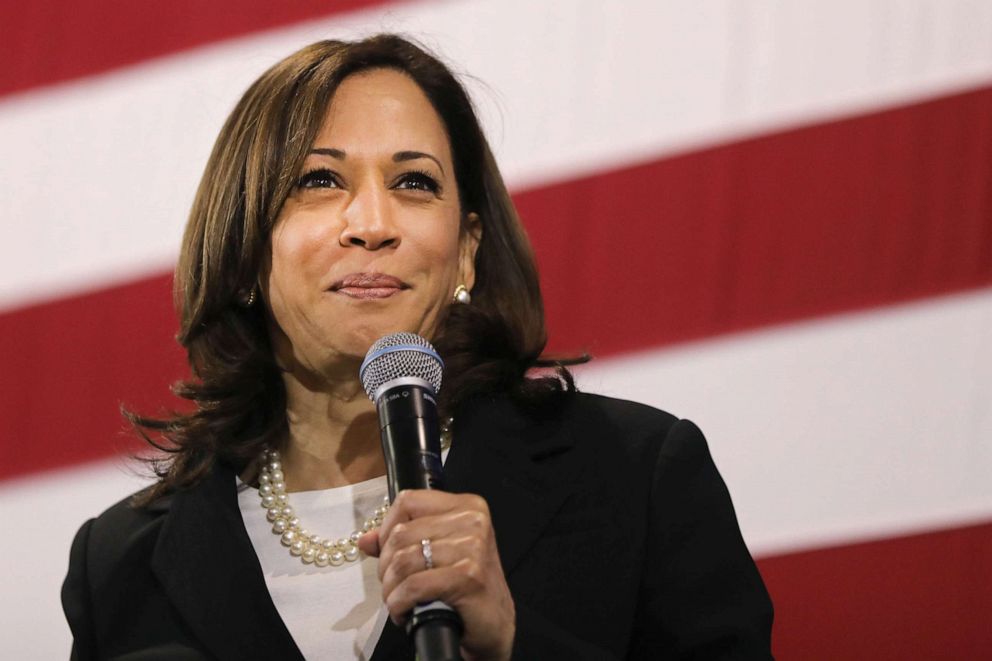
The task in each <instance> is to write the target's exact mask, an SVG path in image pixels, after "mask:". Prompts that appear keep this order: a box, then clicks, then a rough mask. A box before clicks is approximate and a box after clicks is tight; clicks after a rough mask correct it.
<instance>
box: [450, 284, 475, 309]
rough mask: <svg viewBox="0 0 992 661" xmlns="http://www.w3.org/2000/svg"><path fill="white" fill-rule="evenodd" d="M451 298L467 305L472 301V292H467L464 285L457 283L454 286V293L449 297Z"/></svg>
mask: <svg viewBox="0 0 992 661" xmlns="http://www.w3.org/2000/svg"><path fill="white" fill-rule="evenodd" d="M451 300H452V301H453V302H455V303H461V304H462V305H468V304H469V303H471V302H472V294H470V293H468V289H466V287H465V285H458V286H457V287H455V295H454V296H452V297H451Z"/></svg>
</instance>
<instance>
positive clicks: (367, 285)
mask: <svg viewBox="0 0 992 661" xmlns="http://www.w3.org/2000/svg"><path fill="white" fill-rule="evenodd" d="M409 288H410V285H408V284H406V283H405V282H403V281H402V280H400V279H399V278H395V277H393V276H391V275H386V274H385V273H352V274H350V275H346V276H345V277H343V278H341V279H340V280H338V281H337V282H335V283H334V284H333V285H331V291H333V292H337V293H339V294H344V295H345V296H349V297H351V298H389V297H390V296H392V295H393V294H396V293H398V292H400V291H402V290H404V289H409Z"/></svg>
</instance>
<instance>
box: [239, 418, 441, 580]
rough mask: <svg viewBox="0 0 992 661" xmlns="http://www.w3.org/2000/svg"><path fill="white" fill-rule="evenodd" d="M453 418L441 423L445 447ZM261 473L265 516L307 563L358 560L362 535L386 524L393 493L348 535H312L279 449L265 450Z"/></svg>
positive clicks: (260, 492) (322, 564)
mask: <svg viewBox="0 0 992 661" xmlns="http://www.w3.org/2000/svg"><path fill="white" fill-rule="evenodd" d="M453 422H454V419H453V418H448V419H447V420H445V421H444V423H443V424H442V425H441V449H442V450H447V449H448V448H449V447H451V425H452V423H453ZM259 464H260V466H261V468H260V469H259V472H258V495H259V497H260V498H261V502H262V507H263V508H264V509H265V510H266V514H265V518H267V519H268V520H269V521H270V522H271V523H272V532H273V534H276V535H279V538H280V541H281V542H282V545H283V546H286V547H288V548H289V553H290V555H292V556H294V557H297V558H299V559H300V560H301V561H302V562H303V564H306V565H310V564H313V565H317V566H318V567H327V566H328V565H330V566H332V567H337V566H340V565H342V564H344V563H345V562H354V561H355V560H358V557H359V553H358V538H359V537H361V536H362V534H364V533H367V532H368V531H370V530H374V529H376V528H378V527H379V526H380V525H382V519H383V517H384V516H386V512H388V511H389V495H388V494H387V495H386V496H385V497H384V498H383V502H382V506H381V507H377V508H376V509H375V511H374V512H373V513H372V515H371V516H370V517H369V518H367V519H365V521H364V522H363V523H362V527H361V528H360V529H358V530H353V531H351V533H350V534H349V535H348V536H347V537H341V538H340V539H337V540H334V539H331V538H327V539H325V538H323V537H321V536H320V535H315V534H312V533H311V532H310V531H309V530H307V529H306V528H304V527H302V525H301V524H300V519H299V518H298V517H297V516H296V513H295V512H294V511H293V507H292V505H290V504H289V494H287V493H286V481H285V480H286V477H285V475H283V472H282V464H281V463H280V462H279V453H278V452H277V451H276V450H269V449H265V450H263V451H262V455H261V457H260V461H259Z"/></svg>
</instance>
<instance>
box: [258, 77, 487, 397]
mask: <svg viewBox="0 0 992 661" xmlns="http://www.w3.org/2000/svg"><path fill="white" fill-rule="evenodd" d="M467 221H468V225H469V227H470V228H472V230H471V231H464V232H463V231H462V223H461V208H460V204H459V199H458V187H457V184H456V180H455V172H454V165H453V163H452V157H451V146H450V144H449V142H448V137H447V134H446V132H445V129H444V126H443V124H442V122H441V118H440V117H439V116H438V114H437V113H436V112H435V111H434V108H433V106H431V104H430V102H429V101H428V99H427V97H426V96H425V95H424V93H423V92H422V91H421V89H420V87H419V86H418V85H417V84H416V83H415V82H413V80H412V79H411V78H409V77H408V76H406V75H405V74H403V73H401V72H399V71H395V70H391V69H375V70H371V71H367V72H362V73H359V74H355V75H352V76H349V77H348V78H346V79H345V80H344V81H343V82H342V83H341V85H340V86H339V87H338V89H337V91H336V93H335V94H334V97H333V99H332V101H331V104H330V106H329V108H328V109H327V113H326V116H325V117H324V121H323V124H322V126H321V128H320V131H319V132H318V134H317V138H316V140H315V141H314V144H313V147H312V148H311V150H310V153H309V154H308V155H307V158H306V161H305V163H304V166H303V170H302V172H301V173H300V176H299V180H298V183H297V185H296V187H295V189H294V191H293V193H292V194H291V195H290V197H289V199H287V200H286V203H285V205H284V206H283V208H282V210H281V212H280V214H279V217H278V219H277V221H276V224H275V227H274V229H273V232H272V238H271V245H270V250H269V254H268V255H267V259H266V260H265V262H266V263H265V264H264V266H263V269H262V277H261V280H262V282H261V284H262V293H263V298H264V300H265V301H266V303H267V305H268V308H269V311H270V313H271V319H272V321H273V322H274V324H273V327H272V329H271V330H272V336H273V342H274V345H275V350H276V354H277V357H278V360H279V363H280V365H281V366H282V367H283V368H285V369H288V370H290V371H294V369H295V368H302V369H303V370H305V371H307V372H311V373H316V374H323V375H325V376H330V375H332V373H333V371H334V369H335V367H341V366H342V364H343V363H342V359H344V364H347V365H348V369H353V363H354V359H361V358H362V357H364V355H365V352H366V351H367V350H368V348H369V346H370V345H371V344H372V343H373V342H374V341H375V340H377V339H378V338H379V337H381V336H383V335H385V334H388V333H394V332H399V331H408V332H413V333H418V334H420V335H422V336H424V337H426V338H428V339H431V338H432V337H433V336H434V335H435V331H436V330H437V324H438V320H439V318H440V316H441V314H442V312H443V311H444V309H445V308H446V306H447V305H449V304H450V302H451V297H452V294H453V292H454V290H455V287H457V286H458V285H459V284H462V283H464V284H465V285H466V286H467V287H468V288H469V289H471V287H472V285H473V283H474V278H475V269H474V265H473V264H474V258H475V249H476V247H477V245H478V238H477V237H478V227H477V225H478V221H477V218H476V217H475V216H474V215H473V214H470V215H469V217H468V219H467ZM354 376H355V377H356V378H357V372H356V373H355V375H354Z"/></svg>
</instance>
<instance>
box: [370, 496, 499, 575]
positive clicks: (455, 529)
mask: <svg viewBox="0 0 992 661" xmlns="http://www.w3.org/2000/svg"><path fill="white" fill-rule="evenodd" d="M447 537H457V538H461V537H476V538H478V539H479V540H481V541H484V542H487V541H489V540H490V539H491V538H492V523H491V521H490V519H489V516H488V514H485V513H483V512H478V511H474V510H459V511H454V512H447V513H444V514H440V515H435V516H425V517H422V518H419V519H414V520H409V521H402V522H399V523H396V524H394V525H393V527H392V529H391V530H389V531H388V532H387V533H383V531H382V530H381V529H380V530H379V547H380V553H379V578H380V579H382V577H383V576H384V574H385V571H386V569H387V568H388V567H389V565H390V564H391V562H392V559H393V556H394V554H396V553H397V552H398V551H400V550H401V549H407V548H408V547H415V548H416V549H417V550H420V549H421V540H424V539H429V540H431V542H435V543H436V542H438V541H440V540H442V539H445V538H447Z"/></svg>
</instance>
